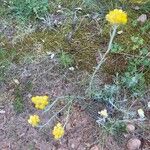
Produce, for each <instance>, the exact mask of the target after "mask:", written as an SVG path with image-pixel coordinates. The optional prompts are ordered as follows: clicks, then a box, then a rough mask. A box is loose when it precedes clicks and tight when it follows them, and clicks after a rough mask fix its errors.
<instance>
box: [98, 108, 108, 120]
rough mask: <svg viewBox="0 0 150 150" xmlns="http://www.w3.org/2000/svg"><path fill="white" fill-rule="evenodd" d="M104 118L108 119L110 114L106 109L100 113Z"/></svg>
mask: <svg viewBox="0 0 150 150" xmlns="http://www.w3.org/2000/svg"><path fill="white" fill-rule="evenodd" d="M98 113H99V114H100V115H101V116H102V117H104V118H107V117H108V113H107V110H106V109H103V110H101V111H100V112H98Z"/></svg>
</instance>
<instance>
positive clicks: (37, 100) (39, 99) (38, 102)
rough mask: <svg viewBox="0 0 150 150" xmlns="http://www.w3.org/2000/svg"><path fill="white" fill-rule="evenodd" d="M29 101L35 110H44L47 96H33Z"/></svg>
mask: <svg viewBox="0 0 150 150" xmlns="http://www.w3.org/2000/svg"><path fill="white" fill-rule="evenodd" d="M31 100H32V102H33V103H34V104H35V108H37V109H44V108H45V107H46V106H47V105H48V96H34V97H32V99H31Z"/></svg>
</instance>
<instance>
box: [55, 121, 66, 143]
mask: <svg viewBox="0 0 150 150" xmlns="http://www.w3.org/2000/svg"><path fill="white" fill-rule="evenodd" d="M64 133H65V131H64V127H63V126H62V124H61V123H57V125H56V126H54V129H53V131H52V134H53V136H54V138H55V139H56V140H58V139H60V138H61V137H62V136H63V135H64Z"/></svg>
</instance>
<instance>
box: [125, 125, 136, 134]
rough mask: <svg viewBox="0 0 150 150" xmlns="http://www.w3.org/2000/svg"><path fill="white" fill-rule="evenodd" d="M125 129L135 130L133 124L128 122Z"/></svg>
mask: <svg viewBox="0 0 150 150" xmlns="http://www.w3.org/2000/svg"><path fill="white" fill-rule="evenodd" d="M126 129H127V131H128V132H134V131H135V126H134V125H132V124H128V125H127V128H126Z"/></svg>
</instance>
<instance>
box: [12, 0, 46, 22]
mask: <svg viewBox="0 0 150 150" xmlns="http://www.w3.org/2000/svg"><path fill="white" fill-rule="evenodd" d="M11 12H12V13H13V14H15V15H16V16H17V17H19V18H20V19H22V20H26V19H28V18H30V17H32V16H35V17H36V18H39V17H40V16H42V15H44V14H45V13H47V12H48V0H12V4H11Z"/></svg>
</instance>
